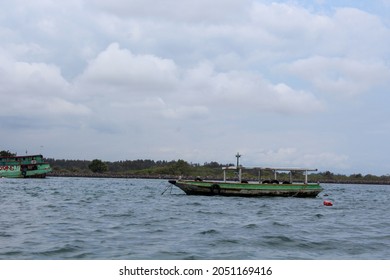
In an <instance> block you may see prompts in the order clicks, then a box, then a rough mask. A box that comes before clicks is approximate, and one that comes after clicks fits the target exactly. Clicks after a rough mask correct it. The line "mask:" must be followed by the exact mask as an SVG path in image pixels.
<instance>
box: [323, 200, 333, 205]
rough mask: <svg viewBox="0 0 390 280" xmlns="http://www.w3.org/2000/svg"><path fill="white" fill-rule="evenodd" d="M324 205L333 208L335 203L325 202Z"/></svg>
mask: <svg viewBox="0 0 390 280" xmlns="http://www.w3.org/2000/svg"><path fill="white" fill-rule="evenodd" d="M324 205H325V206H333V203H332V201H329V200H324Z"/></svg>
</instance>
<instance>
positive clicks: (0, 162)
mask: <svg viewBox="0 0 390 280" xmlns="http://www.w3.org/2000/svg"><path fill="white" fill-rule="evenodd" d="M51 170H52V169H51V167H50V164H49V163H47V162H45V161H44V159H43V156H42V155H25V156H5V157H4V156H2V157H0V178H45V177H46V174H47V173H49V172H50V171H51Z"/></svg>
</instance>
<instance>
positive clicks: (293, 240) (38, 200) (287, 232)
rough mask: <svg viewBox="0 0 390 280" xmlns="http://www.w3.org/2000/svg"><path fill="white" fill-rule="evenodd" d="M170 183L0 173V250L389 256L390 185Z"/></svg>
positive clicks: (80, 254)
mask: <svg viewBox="0 0 390 280" xmlns="http://www.w3.org/2000/svg"><path fill="white" fill-rule="evenodd" d="M167 185H168V183H167V182H166V181H165V180H143V179H142V180H141V179H91V178H53V177H50V178H47V179H43V180H37V179H35V180H30V179H22V180H20V179H4V178H3V179H1V178H0V259H27V260H31V259H142V260H150V259H325V260H327V259H364V260H365V259H390V218H389V213H390V205H389V198H390V186H371V185H327V184H324V185H323V187H324V191H323V192H322V193H321V194H320V195H319V196H318V197H317V198H241V197H218V196H214V197H204V196H187V195H185V194H184V193H183V192H181V191H180V190H179V189H176V188H175V187H174V188H172V189H168V190H167V191H166V192H165V193H164V194H163V195H162V193H163V192H164V190H166V187H167ZM324 199H327V200H331V201H332V202H333V203H334V205H333V206H332V207H326V206H324V205H323V201H324Z"/></svg>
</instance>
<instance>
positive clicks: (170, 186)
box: [161, 184, 173, 195]
mask: <svg viewBox="0 0 390 280" xmlns="http://www.w3.org/2000/svg"><path fill="white" fill-rule="evenodd" d="M172 187H173V185H172V184H168V185H167V186H166V188H165V190H164V191H163V192H162V193H161V195H163V194H164V193H165V192H166V191H167V190H168V189H169V188H170V189H171V190H170V192H169V193H172Z"/></svg>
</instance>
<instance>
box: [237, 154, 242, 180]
mask: <svg viewBox="0 0 390 280" xmlns="http://www.w3.org/2000/svg"><path fill="white" fill-rule="evenodd" d="M240 157H241V155H240V153H237V154H236V158H237V167H236V168H237V170H238V181H239V182H241V168H240Z"/></svg>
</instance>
